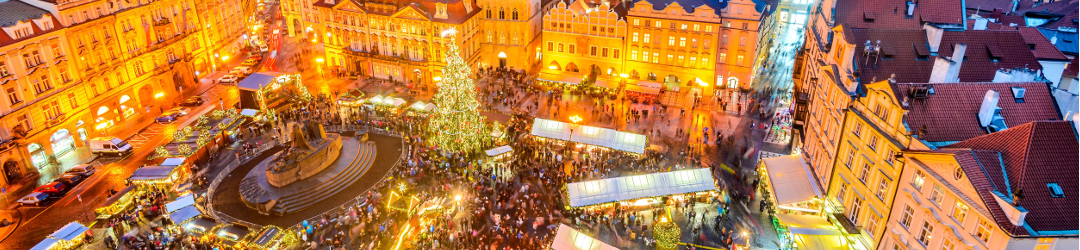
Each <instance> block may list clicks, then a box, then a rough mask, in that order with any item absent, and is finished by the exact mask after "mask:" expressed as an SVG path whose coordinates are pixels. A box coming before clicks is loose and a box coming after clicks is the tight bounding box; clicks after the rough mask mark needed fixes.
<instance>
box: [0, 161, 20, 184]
mask: <svg viewBox="0 0 1080 250" xmlns="http://www.w3.org/2000/svg"><path fill="white" fill-rule="evenodd" d="M20 165H21V164H19V161H16V160H15V159H7V160H4V164H3V165H2V167H3V169H4V178H5V180H7V183H8V184H11V183H12V182H15V181H17V180H19V179H22V178H23V168H22V166H20Z"/></svg>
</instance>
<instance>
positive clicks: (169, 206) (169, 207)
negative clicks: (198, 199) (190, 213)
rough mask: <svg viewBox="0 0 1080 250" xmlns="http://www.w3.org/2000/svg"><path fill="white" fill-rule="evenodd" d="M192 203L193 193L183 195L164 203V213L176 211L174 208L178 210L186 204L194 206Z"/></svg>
mask: <svg viewBox="0 0 1080 250" xmlns="http://www.w3.org/2000/svg"><path fill="white" fill-rule="evenodd" d="M194 205H195V196H193V195H185V196H183V197H180V198H176V200H175V201H173V202H169V203H166V204H165V213H170V214H171V213H172V212H176V210H180V209H181V208H184V207H187V206H194Z"/></svg>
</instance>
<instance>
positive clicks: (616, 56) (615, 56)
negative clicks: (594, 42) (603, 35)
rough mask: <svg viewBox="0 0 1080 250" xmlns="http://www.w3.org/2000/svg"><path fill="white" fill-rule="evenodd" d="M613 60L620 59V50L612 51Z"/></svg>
mask: <svg viewBox="0 0 1080 250" xmlns="http://www.w3.org/2000/svg"><path fill="white" fill-rule="evenodd" d="M611 58H615V59H619V49H612V50H611Z"/></svg>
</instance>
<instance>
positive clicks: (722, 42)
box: [720, 35, 727, 44]
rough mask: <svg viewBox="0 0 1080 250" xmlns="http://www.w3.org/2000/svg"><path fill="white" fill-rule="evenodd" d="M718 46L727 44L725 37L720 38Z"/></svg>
mask: <svg viewBox="0 0 1080 250" xmlns="http://www.w3.org/2000/svg"><path fill="white" fill-rule="evenodd" d="M720 44H727V35H723V36H720Z"/></svg>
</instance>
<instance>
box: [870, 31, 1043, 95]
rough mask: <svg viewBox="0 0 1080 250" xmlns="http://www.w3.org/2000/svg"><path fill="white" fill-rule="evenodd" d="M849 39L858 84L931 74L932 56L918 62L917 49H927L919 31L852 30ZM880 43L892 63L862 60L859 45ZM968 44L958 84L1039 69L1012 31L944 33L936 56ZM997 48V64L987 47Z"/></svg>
mask: <svg viewBox="0 0 1080 250" xmlns="http://www.w3.org/2000/svg"><path fill="white" fill-rule="evenodd" d="M851 32H852V33H853V35H852V36H851V38H850V39H853V41H852V42H854V43H856V44H858V46H855V60H856V63H858V68H859V74H860V75H859V81H860V82H861V83H863V84H869V83H872V82H874V81H875V80H877V81H880V80H884V79H887V78H889V76H891V75H893V74H895V75H896V76H895V78H894V79H896V81H897V82H928V81H930V74H931V72H933V67H934V60H935V57H934V56H930V57H929V58H927V59H926V60H919V58H918V56H917V51H916V50H917V48H918V46H924V47H925V46H928V45H927V39H926V32H925V31H923V30H922V29H918V30H883V29H853V30H852V31H851ZM867 40H870V41H872V42H873V43H875V44H876V43H877V41H879V40H880V41H881V47H882V49H884V50H887V51H890V52H889V53H890V54H892V59H891V60H889V59H887V58H881V59H875V58H868V57H865V56H863V50H864V46H862V43H863V42H865V41H867ZM957 43H963V44H967V51H966V53H965V54H964V55H965V58H966V59H967V60H965V61H964V62H963V64H962V65H961V67H960V81H965V82H989V81H992V80H994V74H995V72H996V71H997V70H999V69H1014V68H1026V69H1030V70H1033V71H1036V70H1040V69H1042V66H1041V65H1040V64H1039V61H1038V59H1036V58H1035V56H1034V55H1033V54H1032V52H1031V49H1029V48H1028V46H1027V44H1025V42H1024V39H1023V37H1021V36H1020V33H1019V32H1017V31H1015V30H968V31H945V33H944V34H943V35H942V39H941V45H940V46H939V49H938V55H939V56H952V48H953V45H954V44H957ZM994 45H996V46H997V48H998V50H1000V51H1001V52H1002V55H1001V57H1000V58H999V60H997V61H996V62H995V61H994V60H992V59H991V57H990V47H993V46H994Z"/></svg>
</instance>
